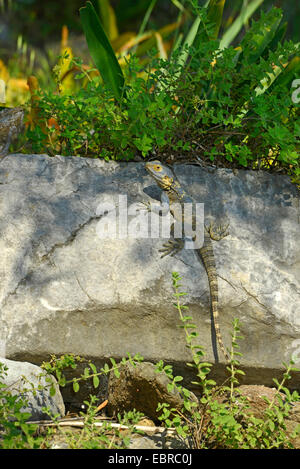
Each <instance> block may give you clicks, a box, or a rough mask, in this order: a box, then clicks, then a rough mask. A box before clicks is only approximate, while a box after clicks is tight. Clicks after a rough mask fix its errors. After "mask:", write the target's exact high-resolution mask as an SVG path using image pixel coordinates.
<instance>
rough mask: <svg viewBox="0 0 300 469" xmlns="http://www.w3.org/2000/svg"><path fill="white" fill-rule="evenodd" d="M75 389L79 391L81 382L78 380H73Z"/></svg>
mask: <svg viewBox="0 0 300 469" xmlns="http://www.w3.org/2000/svg"><path fill="white" fill-rule="evenodd" d="M73 391H74V392H78V391H79V383H78V382H77V381H73Z"/></svg>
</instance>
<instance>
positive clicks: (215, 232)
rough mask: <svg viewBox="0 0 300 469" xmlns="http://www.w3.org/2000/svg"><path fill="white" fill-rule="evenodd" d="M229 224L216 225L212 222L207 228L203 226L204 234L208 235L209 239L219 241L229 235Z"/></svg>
mask: <svg viewBox="0 0 300 469" xmlns="http://www.w3.org/2000/svg"><path fill="white" fill-rule="evenodd" d="M228 227H229V223H228V224H227V225H224V226H222V225H217V224H216V223H214V222H211V223H210V224H209V225H208V226H205V230H206V232H207V233H208V234H209V236H210V238H211V239H213V240H214V241H220V240H221V239H223V238H225V237H226V236H228V235H229V231H228Z"/></svg>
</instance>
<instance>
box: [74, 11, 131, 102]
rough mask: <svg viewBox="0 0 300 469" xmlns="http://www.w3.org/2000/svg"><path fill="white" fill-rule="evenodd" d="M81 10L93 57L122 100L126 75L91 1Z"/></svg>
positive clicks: (108, 83) (112, 88)
mask: <svg viewBox="0 0 300 469" xmlns="http://www.w3.org/2000/svg"><path fill="white" fill-rule="evenodd" d="M79 12H80V19H81V23H82V27H83V30H84V34H85V37H86V41H87V44H88V48H89V51H90V54H91V57H92V59H93V61H94V62H95V65H96V67H97V69H98V70H99V72H100V73H101V76H102V78H103V81H104V82H105V84H106V85H107V86H108V87H109V88H110V89H111V90H112V92H113V94H114V96H115V97H116V99H117V100H120V99H121V97H122V93H123V88H124V76H123V73H122V69H121V67H120V65H119V62H118V60H117V58H116V56H115V54H114V51H113V49H112V47H111V44H110V42H109V40H108V38H107V36H106V34H105V32H104V30H103V28H102V25H101V23H100V20H99V17H98V15H97V13H96V10H95V8H94V7H93V5H92V3H91V2H87V3H86V6H85V7H83V8H80V9H79Z"/></svg>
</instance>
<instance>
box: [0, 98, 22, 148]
mask: <svg viewBox="0 0 300 469" xmlns="http://www.w3.org/2000/svg"><path fill="white" fill-rule="evenodd" d="M23 119H24V111H23V109H22V108H21V107H15V108H5V109H2V110H0V156H4V155H5V154H6V153H7V152H8V148H9V145H10V144H11V143H12V142H13V141H14V140H16V139H17V137H18V135H19V134H20V132H21V131H22V130H23V128H24V123H23Z"/></svg>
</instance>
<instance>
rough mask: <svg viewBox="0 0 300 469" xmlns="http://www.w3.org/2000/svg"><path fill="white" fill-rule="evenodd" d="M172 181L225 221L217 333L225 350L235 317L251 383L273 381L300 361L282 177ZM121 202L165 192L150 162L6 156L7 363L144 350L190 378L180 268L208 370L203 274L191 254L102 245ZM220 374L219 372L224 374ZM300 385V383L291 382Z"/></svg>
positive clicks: (2, 298) (292, 246) (299, 319)
mask: <svg viewBox="0 0 300 469" xmlns="http://www.w3.org/2000/svg"><path fill="white" fill-rule="evenodd" d="M175 172H176V174H177V176H178V177H179V179H180V181H181V183H182V184H183V186H184V187H185V188H186V189H187V190H188V192H189V193H190V194H191V195H192V196H193V197H194V198H195V200H196V201H197V202H204V203H205V213H206V215H211V216H212V217H213V218H216V219H222V218H227V219H228V220H229V221H230V236H228V237H227V238H225V239H223V240H222V241H220V242H219V243H214V249H215V255H216V262H217V270H218V275H219V279H218V280H219V301H220V327H221V331H222V334H223V338H224V342H225V344H226V346H227V347H228V346H229V345H230V340H231V336H230V333H231V330H232V326H231V325H232V320H233V318H234V317H238V318H239V319H240V322H241V334H242V335H243V336H244V340H243V341H241V342H240V346H241V349H240V351H241V352H242V353H243V357H242V359H241V362H242V365H243V366H244V369H245V370H246V372H247V374H246V380H245V381H244V382H245V383H246V382H248V383H256V384H266V385H270V384H272V378H273V377H274V376H276V375H278V373H279V372H281V366H282V365H281V364H282V362H283V361H289V359H290V357H291V355H292V354H294V355H295V356H297V357H298V358H297V360H298V365H299V360H300V357H299V352H300V301H299V299H300V278H299V277H300V275H299V273H300V243H299V216H300V215H299V197H298V193H297V189H296V188H295V187H294V186H293V185H292V184H291V183H290V181H289V178H288V177H285V176H277V175H271V174H266V173H263V172H252V171H238V172H237V174H234V173H233V172H232V171H230V170H226V169H219V170H216V171H214V172H209V171H207V170H205V169H203V168H200V167H195V166H188V165H183V166H178V165H177V166H175ZM120 194H121V195H126V196H127V198H128V200H127V202H128V206H130V204H132V203H134V202H140V201H142V200H145V199H147V196H148V195H152V196H156V197H157V198H159V195H160V192H159V190H158V189H157V188H156V187H154V185H153V181H152V179H151V178H150V176H149V175H147V173H146V171H145V169H144V165H143V164H142V163H141V164H139V163H138V164H137V163H126V164H125V163H115V162H110V163H106V162H104V161H101V160H91V159H84V158H75V157H68V158H65V157H59V156H57V157H52V158H51V157H48V156H46V155H9V156H6V157H4V158H2V159H1V160H0V210H1V218H0V249H1V259H2V262H1V265H0V311H1V313H0V345H1V347H0V348H2V354H6V356H7V357H8V358H14V359H21V360H29V361H31V362H35V363H40V361H41V359H45V358H47V359H48V357H49V354H50V353H55V354H61V353H66V352H69V353H70V352H73V353H75V354H79V355H82V356H86V357H90V358H92V359H93V360H94V361H95V362H97V361H102V362H103V360H105V359H106V358H107V357H110V356H113V357H115V358H118V357H122V356H126V353H127V352H130V353H131V354H135V353H137V352H139V353H140V354H141V355H143V356H144V357H145V359H146V360H148V361H151V362H157V361H159V360H160V359H163V360H164V361H165V362H170V363H172V364H174V366H175V365H176V366H178V369H180V374H183V373H184V368H183V365H184V363H185V362H186V361H188V360H190V354H189V351H188V349H187V348H186V346H185V338H184V333H183V331H182V329H179V328H178V324H179V319H178V312H177V311H176V309H175V308H174V306H173V301H174V299H173V290H172V279H171V272H172V271H177V272H179V273H180V275H181V276H182V277H183V279H182V282H181V283H182V290H183V291H186V292H187V293H188V295H187V296H186V297H184V301H186V303H187V304H188V305H189V307H190V310H189V313H190V314H191V315H192V316H193V319H194V322H195V323H196V325H197V326H198V331H199V334H200V336H199V343H200V344H201V345H203V346H204V347H205V349H206V351H207V356H206V360H210V361H214V354H213V349H212V340H211V318H210V313H209V290H208V282H207V276H206V273H205V270H204V268H203V266H202V265H201V264H200V263H199V261H198V259H197V257H196V255H195V253H194V252H192V251H191V250H185V251H184V252H182V253H180V254H178V255H176V256H175V257H173V258H172V257H166V258H164V259H160V253H159V252H158V249H159V248H160V247H161V245H162V242H163V241H162V239H158V238H148V239H145V238H140V239H135V238H125V237H124V238H122V239H101V238H100V237H99V236H98V234H97V233H99V226H100V225H99V223H102V222H103V220H105V218H104V217H103V218H102V217H101V207H102V208H103V204H104V203H105V202H111V201H113V202H114V203H115V204H117V205H118V204H119V203H121V202H122V201H120V199H119V195H120ZM98 206H99V207H100V208H99V207H98ZM97 207H98V211H97ZM108 209H109V213H110V215H112V214H113V212H112V209H111V207H108ZM145 216H146V215H145ZM107 218H108V219H109V217H107ZM129 219H130V222H132V223H134V222H135V221H137V215H134V214H131V215H130V216H129ZM101 226H102V225H101ZM130 228H132V225H130ZM0 353H1V351H0ZM222 360H223V357H222V356H221V354H220V361H221V362H222ZM222 369H224V367H222V366H221V364H219V365H217V366H216V367H215V372H216V373H217V374H218V376H219V377H220V378H221V377H222V378H223V376H224V373H223V371H222ZM175 371H176V370H175ZM299 384H300V379H299V374H298V375H295V376H294V378H293V381H292V385H294V386H299Z"/></svg>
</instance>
